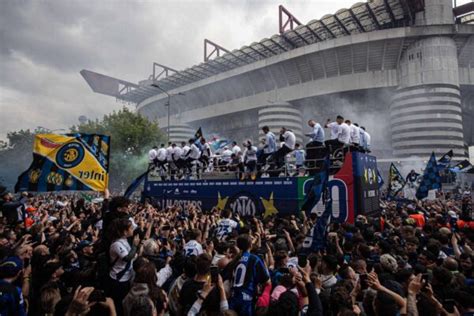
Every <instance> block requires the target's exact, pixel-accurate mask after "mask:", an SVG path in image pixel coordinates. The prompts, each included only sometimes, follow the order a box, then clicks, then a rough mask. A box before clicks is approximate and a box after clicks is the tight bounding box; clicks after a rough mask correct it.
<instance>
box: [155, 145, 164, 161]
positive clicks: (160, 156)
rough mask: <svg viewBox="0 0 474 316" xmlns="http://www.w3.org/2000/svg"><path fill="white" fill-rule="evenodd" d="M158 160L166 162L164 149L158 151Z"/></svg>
mask: <svg viewBox="0 0 474 316" xmlns="http://www.w3.org/2000/svg"><path fill="white" fill-rule="evenodd" d="M157 155H158V160H159V161H165V160H166V149H165V148H163V147H161V148H160V149H158V154H157Z"/></svg>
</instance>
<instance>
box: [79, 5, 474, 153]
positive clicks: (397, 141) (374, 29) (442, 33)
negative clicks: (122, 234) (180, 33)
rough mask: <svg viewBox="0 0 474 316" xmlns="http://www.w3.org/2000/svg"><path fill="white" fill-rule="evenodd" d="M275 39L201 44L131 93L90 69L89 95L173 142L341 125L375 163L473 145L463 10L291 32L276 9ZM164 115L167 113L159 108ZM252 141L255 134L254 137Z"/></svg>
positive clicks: (472, 44)
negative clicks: (352, 125) (355, 133)
mask: <svg viewBox="0 0 474 316" xmlns="http://www.w3.org/2000/svg"><path fill="white" fill-rule="evenodd" d="M279 9H280V12H279V13H280V16H279V22H280V32H279V34H277V35H273V36H271V37H270V38H264V39H262V40H260V41H258V42H253V43H251V44H249V45H247V46H244V47H241V48H240V49H236V50H232V51H229V50H227V49H225V48H223V47H221V46H219V45H217V44H215V43H213V42H211V41H208V40H205V41H204V61H203V63H201V64H199V65H194V66H192V67H190V68H187V69H185V70H182V71H177V70H174V69H173V68H171V67H168V66H163V65H160V64H158V63H153V71H152V74H151V75H150V77H149V78H147V79H145V80H143V81H140V82H138V83H132V82H128V81H126V80H122V79H117V78H112V77H109V76H106V75H103V74H98V73H96V72H93V71H90V70H82V71H81V74H82V76H83V77H84V79H85V80H86V81H87V83H88V84H89V85H90V87H91V88H92V90H93V91H94V92H96V93H101V94H105V95H109V96H112V97H115V98H116V99H118V100H120V101H124V102H127V103H132V104H135V105H136V108H137V111H138V112H140V113H141V114H143V115H144V116H146V117H148V118H149V119H151V120H157V121H158V122H159V124H160V126H161V127H162V128H164V129H165V130H167V131H168V133H169V136H170V139H171V140H172V141H182V140H187V139H188V138H189V137H190V136H192V135H193V134H194V132H195V130H196V128H197V127H200V126H202V127H203V131H204V134H205V135H211V134H212V135H219V136H220V137H224V138H228V139H232V140H237V141H241V140H244V139H246V138H251V139H254V140H257V139H256V138H257V136H258V135H259V132H260V128H261V127H262V126H264V125H268V126H269V127H270V128H271V129H272V130H274V131H278V130H279V128H280V127H281V126H287V127H289V128H291V129H292V130H293V131H294V132H295V134H296V135H297V140H298V141H300V142H306V141H307V139H306V138H305V137H304V135H303V134H304V133H305V132H306V131H307V125H306V122H307V119H309V118H315V119H316V120H317V121H319V122H320V123H324V122H325V121H326V119H327V118H332V119H334V118H335V116H336V115H338V114H341V115H344V116H345V117H346V118H349V119H351V120H352V122H357V123H359V124H360V125H362V126H365V127H366V129H367V131H368V132H369V133H370V134H371V137H372V148H373V154H374V155H375V156H377V157H378V158H385V159H401V158H408V157H413V156H416V157H423V158H426V157H428V156H429V155H430V154H431V152H432V151H434V152H435V153H436V154H437V155H442V154H444V153H445V152H446V151H448V150H450V149H453V151H454V154H455V157H456V158H458V159H459V158H462V157H465V156H467V150H468V146H472V145H474V127H473V126H472V124H471V122H472V121H473V119H474V97H473V96H474V24H473V23H474V3H473V2H470V3H468V4H465V5H462V6H457V7H454V8H453V4H452V1H451V0H424V1H423V0H374V1H369V2H358V3H356V4H354V5H353V6H352V7H351V8H349V9H341V10H339V11H337V12H336V13H335V14H328V15H325V16H323V17H322V18H321V19H320V20H312V21H310V22H308V23H307V24H303V23H301V22H300V21H299V20H298V19H297V17H295V16H294V15H292V14H291V13H290V12H289V11H288V10H287V9H285V8H284V7H282V6H280V8H279ZM168 105H169V106H168ZM260 133H261V132H260Z"/></svg>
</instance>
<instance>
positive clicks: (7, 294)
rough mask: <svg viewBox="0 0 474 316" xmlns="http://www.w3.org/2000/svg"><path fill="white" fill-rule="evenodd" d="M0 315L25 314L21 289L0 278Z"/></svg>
mask: <svg viewBox="0 0 474 316" xmlns="http://www.w3.org/2000/svg"><path fill="white" fill-rule="evenodd" d="M0 316H26V311H25V302H24V300H23V294H22V293H21V289H20V288H19V287H17V286H15V285H13V284H11V283H8V282H5V281H3V280H0Z"/></svg>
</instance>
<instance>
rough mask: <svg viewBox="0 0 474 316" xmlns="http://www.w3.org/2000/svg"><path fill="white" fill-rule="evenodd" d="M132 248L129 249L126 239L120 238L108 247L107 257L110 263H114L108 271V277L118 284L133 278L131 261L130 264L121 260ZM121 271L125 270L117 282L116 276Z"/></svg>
mask: <svg viewBox="0 0 474 316" xmlns="http://www.w3.org/2000/svg"><path fill="white" fill-rule="evenodd" d="M130 250H132V247H130V245H129V243H128V241H127V239H125V238H120V239H117V240H116V241H114V242H113V243H112V245H110V250H109V255H110V262H112V263H114V265H113V266H112V268H111V269H110V272H109V275H110V277H111V278H112V279H114V280H116V281H120V282H125V281H129V280H130V279H131V278H132V276H133V259H132V260H131V261H130V262H127V261H125V260H123V258H124V257H126V256H127V255H128V254H129V253H130ZM123 270H126V271H125V273H122V274H123V276H122V277H121V278H120V280H117V274H119V273H121V272H122V271H123Z"/></svg>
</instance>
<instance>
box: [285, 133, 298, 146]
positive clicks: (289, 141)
mask: <svg viewBox="0 0 474 316" xmlns="http://www.w3.org/2000/svg"><path fill="white" fill-rule="evenodd" d="M283 141H284V142H285V145H286V147H288V148H290V149H291V150H293V149H295V144H296V136H295V133H293V132H292V131H286V132H285V133H283Z"/></svg>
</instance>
